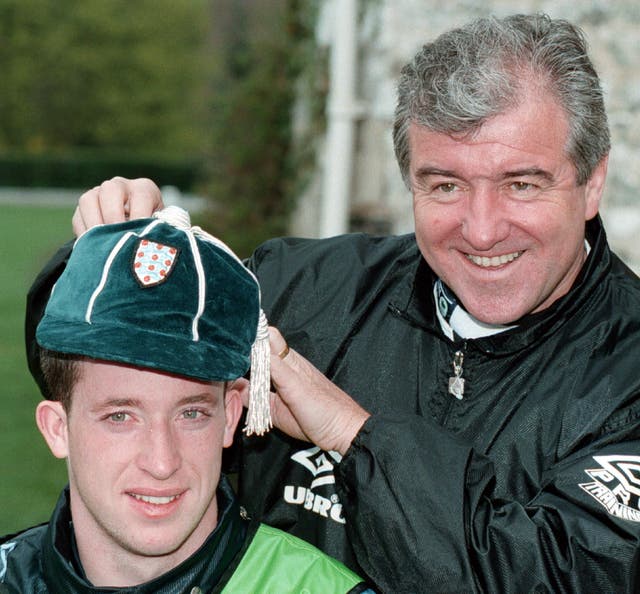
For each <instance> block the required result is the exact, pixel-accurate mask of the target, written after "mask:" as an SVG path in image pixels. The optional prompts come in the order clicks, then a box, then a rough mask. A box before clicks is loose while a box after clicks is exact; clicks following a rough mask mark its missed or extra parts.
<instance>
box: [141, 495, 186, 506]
mask: <svg viewBox="0 0 640 594" xmlns="http://www.w3.org/2000/svg"><path fill="white" fill-rule="evenodd" d="M131 495H132V496H133V497H134V498H135V499H137V500H138V501H144V502H145V503H153V504H155V505H166V504H167V503H171V502H172V501H173V500H174V499H177V498H178V496H177V495H171V496H170V497H152V496H151V495H137V494H136V493H131Z"/></svg>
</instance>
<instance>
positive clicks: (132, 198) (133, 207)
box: [72, 177, 163, 235]
mask: <svg viewBox="0 0 640 594" xmlns="http://www.w3.org/2000/svg"><path fill="white" fill-rule="evenodd" d="M162 206H163V204H162V195H161V193H160V190H159V189H158V186H156V184H154V183H153V182H152V181H151V180H150V179H145V178H140V179H134V180H129V179H125V178H124V177H114V178H112V179H110V180H108V181H105V182H103V183H102V184H101V185H99V186H96V187H95V188H92V189H91V190H89V191H88V192H85V193H84V194H83V195H82V196H80V199H79V200H78V206H77V208H76V210H75V212H74V214H73V218H72V225H73V231H74V233H75V234H76V235H81V234H82V233H84V232H85V231H87V230H88V229H90V228H91V227H95V226H96V225H102V224H111V223H121V222H123V221H126V220H128V219H138V218H146V217H150V216H151V215H152V214H153V213H154V212H155V211H156V210H158V209H159V208H162Z"/></svg>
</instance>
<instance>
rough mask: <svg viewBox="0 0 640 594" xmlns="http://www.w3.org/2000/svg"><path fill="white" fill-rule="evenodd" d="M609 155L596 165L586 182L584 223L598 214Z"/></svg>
mask: <svg viewBox="0 0 640 594" xmlns="http://www.w3.org/2000/svg"><path fill="white" fill-rule="evenodd" d="M608 163H609V155H605V156H604V157H603V158H602V160H601V161H600V163H598V164H597V165H596V168H595V169H594V170H593V173H592V174H591V177H590V178H589V179H588V180H587V183H586V188H585V201H586V203H585V217H584V219H585V221H589V220H591V219H592V218H593V217H595V216H596V215H597V214H598V210H599V209H600V200H601V198H602V193H603V192H604V182H605V180H606V178H607V166H608Z"/></svg>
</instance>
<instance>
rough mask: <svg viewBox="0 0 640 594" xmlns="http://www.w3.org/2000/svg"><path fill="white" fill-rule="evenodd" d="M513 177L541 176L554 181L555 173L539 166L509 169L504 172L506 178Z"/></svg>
mask: <svg viewBox="0 0 640 594" xmlns="http://www.w3.org/2000/svg"><path fill="white" fill-rule="evenodd" d="M512 177H541V178H543V179H546V180H548V181H553V175H551V173H549V172H548V171H545V170H544V169H540V168H539V167H529V168H527V169H516V170H515V171H507V172H506V173H505V174H504V179H510V178H512Z"/></svg>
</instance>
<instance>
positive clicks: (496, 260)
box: [465, 251, 523, 268]
mask: <svg viewBox="0 0 640 594" xmlns="http://www.w3.org/2000/svg"><path fill="white" fill-rule="evenodd" d="M522 254H523V252H522V251H520V252H511V253H510V254H502V255H501V256H491V257H488V256H475V255H473V254H465V256H466V257H467V259H468V260H470V261H471V262H473V263H474V264H475V265H476V266H480V267H482V268H496V267H498V266H503V265H505V264H508V263H509V262H513V261H514V260H515V259H517V258H519V257H520V256H521V255H522Z"/></svg>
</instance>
